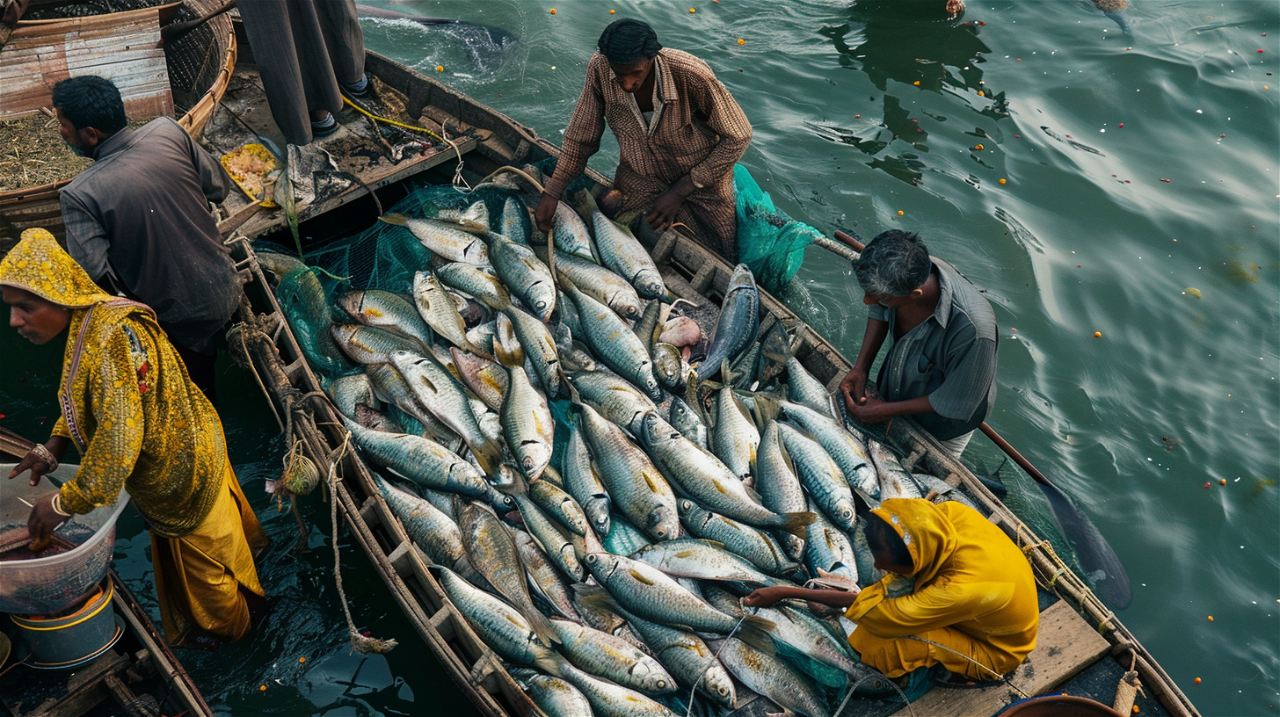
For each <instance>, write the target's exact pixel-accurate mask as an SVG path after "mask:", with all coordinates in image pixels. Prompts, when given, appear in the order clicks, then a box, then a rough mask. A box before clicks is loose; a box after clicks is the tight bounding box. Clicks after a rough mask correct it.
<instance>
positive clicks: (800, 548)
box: [754, 421, 808, 560]
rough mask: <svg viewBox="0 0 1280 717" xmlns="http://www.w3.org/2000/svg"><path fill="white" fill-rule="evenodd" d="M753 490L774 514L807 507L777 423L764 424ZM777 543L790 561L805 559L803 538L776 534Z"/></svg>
mask: <svg viewBox="0 0 1280 717" xmlns="http://www.w3.org/2000/svg"><path fill="white" fill-rule="evenodd" d="M754 486H755V489H756V492H758V493H759V494H760V502H761V503H762V504H763V505H764V506H765V507H766V508H768V509H769V510H772V511H774V512H775V513H793V512H796V511H802V510H805V509H806V508H808V505H807V502H806V501H805V497H804V488H802V487H801V485H800V479H799V478H797V477H796V473H795V470H794V469H793V467H792V462H791V458H790V456H789V455H788V454H787V452H786V449H784V448H783V446H782V437H781V435H780V430H779V427H778V423H777V421H769V423H767V424H765V427H764V433H763V434H761V436H760V448H759V450H758V451H757V453H756V472H755V484H754ZM777 537H778V542H780V543H781V544H782V548H783V550H785V551H786V552H787V556H788V557H790V558H791V559H792V560H799V559H800V558H802V557H803V556H804V538H802V537H800V536H796V535H791V534H790V533H783V532H778V533H777Z"/></svg>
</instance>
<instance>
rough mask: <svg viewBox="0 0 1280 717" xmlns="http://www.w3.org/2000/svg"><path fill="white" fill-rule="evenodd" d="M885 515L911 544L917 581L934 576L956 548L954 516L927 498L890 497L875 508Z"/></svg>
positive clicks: (920, 583)
mask: <svg viewBox="0 0 1280 717" xmlns="http://www.w3.org/2000/svg"><path fill="white" fill-rule="evenodd" d="M871 512H872V513H875V514H876V515H878V516H880V517H881V518H884V519H885V521H887V522H888V523H889V525H891V526H893V529H894V531H896V532H897V533H898V535H899V536H901V537H902V542H904V543H906V544H907V551H908V552H909V553H911V564H912V572H911V574H910V575H908V576H907V577H909V578H912V579H913V580H914V581H915V584H916V585H923V584H925V583H927V582H929V581H930V580H932V579H933V577H934V576H935V575H937V574H938V571H939V570H941V569H942V566H943V565H944V564H946V562H947V559H948V558H950V557H951V554H952V553H954V552H955V550H956V545H957V541H956V529H955V526H954V525H952V524H951V520H950V519H948V518H947V516H946V515H944V514H943V513H942V511H941V510H940V509H939V508H938V506H936V505H934V504H933V503H931V502H930V501H927V500H924V499H923V498H890V499H889V500H886V501H884V502H883V503H881V504H880V507H879V508H874V509H872V511H871Z"/></svg>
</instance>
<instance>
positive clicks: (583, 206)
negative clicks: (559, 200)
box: [573, 189, 600, 220]
mask: <svg viewBox="0 0 1280 717" xmlns="http://www.w3.org/2000/svg"><path fill="white" fill-rule="evenodd" d="M573 208H574V209H577V210H578V213H579V214H581V215H583V216H584V217H586V218H587V219H588V220H589V219H591V217H592V215H594V214H595V213H596V212H598V211H600V207H599V206H598V205H597V204H596V198H595V195H593V194H592V193H591V192H590V191H588V190H586V189H582V190H579V191H578V193H577V194H575V195H573Z"/></svg>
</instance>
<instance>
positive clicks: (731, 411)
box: [711, 385, 760, 478]
mask: <svg viewBox="0 0 1280 717" xmlns="http://www.w3.org/2000/svg"><path fill="white" fill-rule="evenodd" d="M759 446H760V431H759V429H757V428H756V424H755V422H753V421H752V420H751V418H749V417H748V416H747V412H746V409H745V408H743V407H742V404H741V403H739V402H738V398H737V396H735V395H734V393H733V387H732V386H729V385H725V386H722V387H721V388H720V390H719V391H717V392H716V423H715V425H714V426H712V427H711V451H712V453H715V454H716V457H717V458H719V459H720V460H722V461H724V464H725V465H726V466H728V467H729V470H731V471H733V474H734V475H736V476H738V477H739V478H746V477H747V476H749V475H751V474H752V472H753V470H754V469H755V464H756V450H757V448H758V447H759Z"/></svg>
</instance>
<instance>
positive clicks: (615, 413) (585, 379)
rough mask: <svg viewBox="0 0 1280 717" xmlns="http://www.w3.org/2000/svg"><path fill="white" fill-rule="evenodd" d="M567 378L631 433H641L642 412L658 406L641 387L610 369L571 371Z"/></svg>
mask: <svg viewBox="0 0 1280 717" xmlns="http://www.w3.org/2000/svg"><path fill="white" fill-rule="evenodd" d="M569 382H570V383H572V384H573V386H574V388H576V389H577V390H578V393H579V394H580V395H581V396H582V400H583V401H584V402H586V403H587V404H588V405H590V406H591V407H592V408H594V409H596V410H597V411H599V412H600V414H601V415H602V416H604V417H605V418H607V419H609V420H610V421H613V422H614V423H616V424H618V425H619V426H622V427H623V428H625V429H627V431H629V432H630V433H631V435H633V436H638V435H640V430H641V428H642V423H641V421H643V420H644V415H645V414H646V413H650V412H653V411H657V410H658V406H657V404H655V403H654V402H653V400H652V399H650V398H649V397H648V396H646V395H644V394H643V393H642V392H641V391H640V389H638V388H636V387H635V386H633V385H631V382H630V381H627V380H626V379H624V378H622V377H621V376H618V375H616V374H613V373H608V372H605V371H596V372H594V373H582V372H579V373H574V374H572V375H570V376H569Z"/></svg>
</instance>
